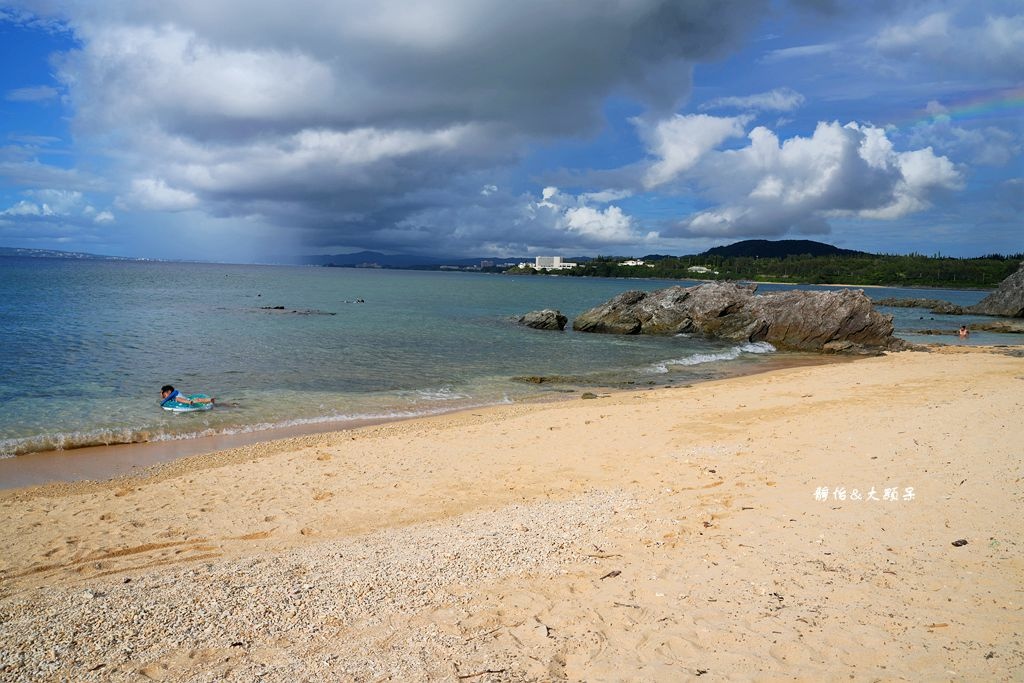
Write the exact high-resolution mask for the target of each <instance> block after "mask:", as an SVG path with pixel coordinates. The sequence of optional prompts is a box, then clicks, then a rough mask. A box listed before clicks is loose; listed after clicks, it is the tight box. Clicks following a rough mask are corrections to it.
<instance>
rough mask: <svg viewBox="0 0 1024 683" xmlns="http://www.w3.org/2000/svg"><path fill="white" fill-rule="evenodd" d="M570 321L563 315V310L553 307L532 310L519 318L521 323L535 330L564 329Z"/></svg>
mask: <svg viewBox="0 0 1024 683" xmlns="http://www.w3.org/2000/svg"><path fill="white" fill-rule="evenodd" d="M568 322H569V319H568V318H567V317H565V316H564V315H562V313H561V311H556V310H554V309H551V308H545V309H544V310H542V311H532V312H530V313H527V314H526V315H524V316H523V317H521V318H520V319H519V324H520V325H526V326H527V327H532V328H533V329H535V330H564V329H565V325H566V323H568Z"/></svg>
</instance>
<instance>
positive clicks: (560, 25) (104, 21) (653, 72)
mask: <svg viewBox="0 0 1024 683" xmlns="http://www.w3.org/2000/svg"><path fill="white" fill-rule="evenodd" d="M37 9H39V8H37ZM766 9H767V2H766V1H765V0H724V1H722V0H686V1H675V2H670V1H667V0H635V1H633V2H621V3H595V2H591V1H590V0H577V1H575V2H569V1H567V2H558V3H550V2H541V1H539V0H532V1H527V2H518V3H508V2H505V1H504V0H501V1H492V2H483V1H473V2H469V1H464V0H444V1H438V2H432V3H423V4H421V5H416V4H411V3H400V2H394V1H385V2H378V3H372V4H367V3H361V2H360V3H357V2H327V1H326V0H325V1H317V0H303V1H300V2H293V3H288V4H287V5H284V4H281V3H262V4H256V5H254V4H253V3H251V2H218V3H208V2H202V3H201V2H184V3H137V2H121V3H117V2H107V3H91V2H90V3H84V2H83V3H76V2H72V3H66V4H63V5H61V6H60V10H59V12H60V14H61V16H63V17H64V18H66V19H67V20H68V22H69V25H70V26H71V27H72V28H73V30H74V31H75V34H76V36H77V37H78V38H79V39H80V40H81V48H80V49H78V50H75V51H72V52H71V53H69V54H66V55H64V56H63V57H62V58H60V59H59V60H58V68H59V71H58V76H59V78H60V80H61V81H62V83H63V85H64V86H65V87H66V88H67V91H68V94H69V98H70V102H71V103H72V104H73V107H74V110H75V119H74V126H75V130H76V131H78V133H79V135H81V136H83V137H84V138H89V137H98V136H103V137H104V138H105V139H107V140H112V141H114V142H115V143H116V144H117V145H118V147H119V153H118V155H117V168H116V173H118V174H120V175H121V178H122V180H121V185H122V186H123V188H124V189H123V191H122V192H120V193H119V195H120V196H119V198H118V201H117V205H118V206H119V207H120V208H121V209H122V210H126V211H133V210H160V211H175V210H181V211H184V210H194V209H198V210H200V211H202V212H205V213H207V214H209V215H212V216H220V217H226V216H246V215H252V214H256V215H259V216H261V217H263V218H264V219H265V220H267V221H269V222H271V223H273V224H278V225H281V226H288V227H289V228H294V229H295V230H296V231H297V232H298V233H300V234H301V235H302V236H303V237H302V239H303V240H304V241H306V242H308V243H309V244H311V245H322V246H324V247H328V246H330V245H332V244H338V245H348V244H356V243H359V244H379V243H388V244H390V245H391V246H392V247H393V248H401V247H403V246H404V247H406V248H408V247H415V248H422V247H423V244H422V243H419V244H406V245H402V244H400V242H401V240H402V239H404V238H403V237H402V236H403V235H405V236H407V237H408V238H410V239H412V238H415V239H421V240H422V239H426V240H428V241H429V240H433V242H435V243H438V244H440V243H442V242H446V241H449V236H450V235H449V233H450V231H451V230H452V228H451V225H450V224H448V223H447V222H445V221H443V220H440V219H441V218H442V217H443V216H444V214H445V212H446V210H447V209H446V207H447V206H448V204H446V203H444V202H442V203H441V204H440V205H439V206H438V207H436V208H437V211H434V212H431V211H430V210H429V209H430V207H427V206H425V205H423V204H422V201H421V200H418V199H416V196H417V194H419V195H420V196H423V193H424V192H425V191H427V190H429V189H430V188H436V189H437V190H439V191H442V194H444V195H445V196H446V197H451V194H450V192H451V191H453V190H456V189H458V188H461V187H463V184H464V182H463V181H464V178H466V177H468V176H474V177H475V175H476V174H479V173H486V172H487V171H488V170H491V169H499V168H502V167H504V166H506V165H508V164H511V163H514V162H515V161H516V160H518V158H519V157H520V156H521V154H522V153H523V151H524V149H525V148H526V145H527V144H529V143H530V142H533V141H537V140H544V139H555V138H558V137H563V136H576V135H586V134H590V133H593V132H594V131H596V130H597V129H598V128H599V126H600V124H601V121H602V118H601V116H602V114H601V106H602V103H603V101H604V100H605V98H606V97H607V96H608V95H609V94H611V93H615V92H618V93H625V94H630V95H631V96H633V97H635V98H638V99H639V100H641V101H643V102H645V103H646V104H647V106H648V107H649V109H650V110H651V111H654V112H662V113H664V112H669V111H671V110H672V109H673V108H674V107H675V106H676V105H677V104H678V102H679V101H680V99H681V98H683V97H685V96H686V95H687V94H688V92H689V90H690V86H691V82H690V73H691V64H692V63H693V62H695V61H699V60H702V59H708V58H712V57H716V56H720V55H722V54H724V53H725V52H726V51H727V50H729V49H730V48H731V47H733V46H735V44H736V43H737V41H738V40H739V39H740V38H741V37H742V36H743V35H744V33H745V31H746V30H747V29H748V28H749V27H750V26H751V25H752V24H754V22H756V21H757V20H758V19H759V17H761V16H762V15H763V13H764V12H765V11H766ZM445 191H447V192H445ZM468 199H469V202H468V204H469V206H467V210H466V212H465V213H466V215H468V216H473V215H475V214H476V213H477V211H476V209H475V208H473V206H472V204H473V203H474V202H477V201H478V199H480V198H478V197H477V196H476V193H475V191H474V194H473V196H472V197H470V198H468ZM500 199H504V200H506V201H508V202H511V203H512V204H511V205H510V206H507V207H500V206H498V205H497V204H498V201H499V200H500ZM462 202H463V203H464V204H466V203H467V198H466V197H463V198H462ZM456 203H457V202H456V200H454V199H452V200H451V204H452V205H455V204H456ZM528 204H529V202H527V203H526V205H528ZM521 205H522V198H519V197H515V196H512V195H505V194H504V193H499V194H498V195H496V196H495V197H492V198H491V200H490V201H489V202H486V203H483V204H481V206H482V207H486V211H490V212H495V213H501V212H502V211H506V212H510V213H512V214H515V213H516V212H517V211H519V210H520V209H521V208H522V206H521ZM484 210H485V209H483V208H482V209H481V211H484ZM431 216H433V217H434V218H437V219H438V223H437V224H431V223H429V222H428V220H427V219H428V218H429V217H431ZM602 220H603V219H602ZM472 222H473V224H474V225H478V224H479V223H480V222H482V219H481V221H477V220H476V219H474V220H473V221H472ZM528 223H529V221H525V222H523V221H520V222H519V223H518V229H520V230H522V231H523V232H524V233H529V234H530V235H532V233H533V228H532V227H531V228H527V227H524V226H526V225H527V224H528ZM598 223H601V221H598ZM412 225H415V229H411V228H410V226H412ZM602 225H603V223H602ZM535 227H536V226H535ZM495 229H496V230H497V231H499V232H507V230H508V227H496V228H495ZM544 229H545V227H544V226H543V225H540V226H539V227H537V230H540V231H541V232H543V230H544ZM378 232H379V233H380V234H381V237H377V236H376V233H378ZM483 232H484V230H483V229H479V228H473V229H472V230H468V231H467V233H466V234H467V236H472V240H470V241H468V242H466V243H464V247H463V248H466V246H468V247H470V248H472V246H473V243H474V242H475V243H476V244H485V243H489V242H490V240H489V239H488V236H487V235H485V234H483ZM517 242H518V240H517Z"/></svg>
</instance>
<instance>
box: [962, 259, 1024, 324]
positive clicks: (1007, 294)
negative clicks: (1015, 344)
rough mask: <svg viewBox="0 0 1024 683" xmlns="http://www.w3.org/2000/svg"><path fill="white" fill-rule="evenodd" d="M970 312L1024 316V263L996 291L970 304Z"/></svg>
mask: <svg viewBox="0 0 1024 683" xmlns="http://www.w3.org/2000/svg"><path fill="white" fill-rule="evenodd" d="M967 311H968V312H969V313H978V314H981V315H1002V316H1006V317H1008V318H1024V263H1021V264H1020V268H1018V269H1017V272H1016V273H1014V274H1013V275H1011V276H1010V277H1008V278H1006V279H1005V280H1003V281H1002V282H1000V283H999V287H997V288H996V291H994V292H992V293H991V294H989V295H988V296H986V297H985V298H984V299H982V300H981V301H979V302H978V303H976V304H974V305H973V306H969V307H968V308H967Z"/></svg>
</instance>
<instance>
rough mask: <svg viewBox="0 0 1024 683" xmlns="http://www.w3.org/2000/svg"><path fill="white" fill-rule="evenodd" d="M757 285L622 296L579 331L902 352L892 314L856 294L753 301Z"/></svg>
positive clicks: (588, 316)
mask: <svg viewBox="0 0 1024 683" xmlns="http://www.w3.org/2000/svg"><path fill="white" fill-rule="evenodd" d="M755 291H756V286H753V285H737V284H735V283H730V282H710V283H706V284H702V285H697V286H695V287H678V286H677V287H669V288H667V289H662V290H658V291H655V292H640V291H632V292H625V293H623V294H620V295H619V296H617V297H615V298H614V299H611V300H610V301H607V302H606V303H604V304H601V305H600V306H597V307H595V308H592V309H590V310H589V311H586V312H585V313H582V314H581V315H580V316H579V317H577V318H576V320H575V321H574V322H573V329H574V330H577V331H580V332H610V333H615V334H679V333H693V334H702V335H704V336H708V337H715V338H720V339H729V340H734V341H750V342H757V341H766V342H769V343H771V344H773V345H774V346H776V347H778V348H781V349H790V350H800V351H824V352H832V353H865V352H879V351H882V350H885V349H896V348H901V347H902V342H901V340H899V339H896V338H895V337H893V336H892V333H893V324H892V316H888V315H883V314H881V313H879V312H878V311H876V310H875V309H874V306H873V305H872V303H871V300H870V299H869V298H868V297H867V296H865V295H864V292H863V291H861V290H859V289H858V290H849V289H847V290H840V291H835V292H809V291H797V290H792V291H787V292H779V293H775V294H766V295H756V294H755Z"/></svg>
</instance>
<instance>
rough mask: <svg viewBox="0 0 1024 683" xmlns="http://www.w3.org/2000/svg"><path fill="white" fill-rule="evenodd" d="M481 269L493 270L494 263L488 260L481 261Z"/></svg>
mask: <svg viewBox="0 0 1024 683" xmlns="http://www.w3.org/2000/svg"><path fill="white" fill-rule="evenodd" d="M480 267H481V268H493V267H494V261H486V260H485V261H481V262H480Z"/></svg>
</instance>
